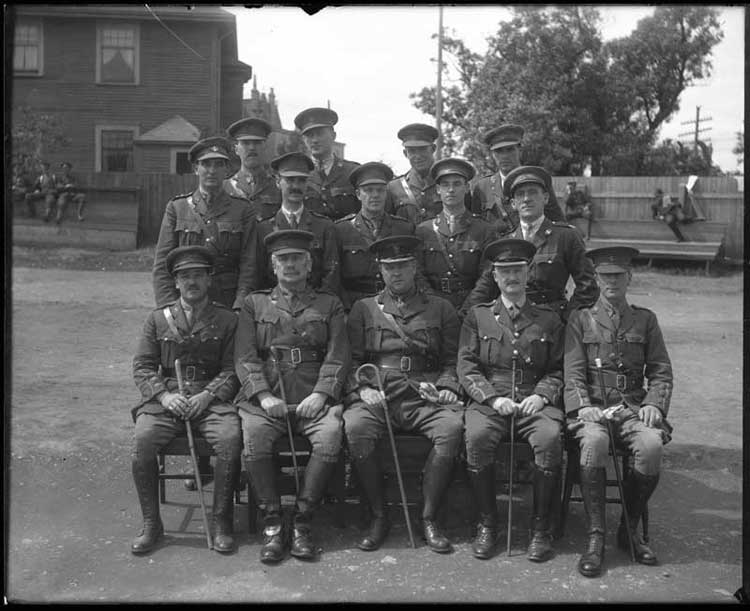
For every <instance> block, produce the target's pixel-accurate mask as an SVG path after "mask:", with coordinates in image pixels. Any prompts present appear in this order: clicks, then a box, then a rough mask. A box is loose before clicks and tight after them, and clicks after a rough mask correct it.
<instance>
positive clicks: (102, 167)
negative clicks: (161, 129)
mask: <svg viewBox="0 0 750 611" xmlns="http://www.w3.org/2000/svg"><path fill="white" fill-rule="evenodd" d="M137 137H138V128H137V127H134V126H130V125H97V126H96V127H95V144H96V149H95V151H96V154H95V159H94V168H95V169H96V171H97V172H132V171H133V165H134V164H133V157H134V154H133V142H134V140H135V139H136V138H137Z"/></svg>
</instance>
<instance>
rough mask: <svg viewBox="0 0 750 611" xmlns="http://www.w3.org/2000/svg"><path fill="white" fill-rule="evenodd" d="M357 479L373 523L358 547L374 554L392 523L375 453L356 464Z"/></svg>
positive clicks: (381, 474)
mask: <svg viewBox="0 0 750 611" xmlns="http://www.w3.org/2000/svg"><path fill="white" fill-rule="evenodd" d="M355 467H356V469H357V478H358V480H359V485H360V487H361V488H362V490H363V492H364V493H365V496H366V497H367V502H368V503H369V505H370V511H371V513H372V521H371V522H370V526H369V529H368V531H367V534H366V535H365V536H364V537H363V538H362V539H361V540H360V541H359V542H358V543H357V547H358V548H359V549H361V550H363V551H365V552H374V551H375V550H376V549H379V548H380V546H381V545H383V542H384V541H385V538H386V537H387V536H388V531H389V529H390V523H389V521H388V514H387V513H386V511H385V501H384V500H383V496H384V495H383V486H384V481H383V472H382V470H381V469H380V465H379V464H378V461H377V458H376V456H375V452H373V453H372V454H370V455H369V456H367V458H364V459H363V460H358V461H357V462H356V463H355Z"/></svg>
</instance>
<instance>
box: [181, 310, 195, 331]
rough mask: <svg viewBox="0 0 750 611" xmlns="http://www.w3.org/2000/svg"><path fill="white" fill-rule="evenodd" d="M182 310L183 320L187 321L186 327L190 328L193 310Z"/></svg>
mask: <svg viewBox="0 0 750 611" xmlns="http://www.w3.org/2000/svg"><path fill="white" fill-rule="evenodd" d="M182 310H183V312H185V320H187V324H188V327H192V326H193V310H192V309H190V310H188V309H186V308H182Z"/></svg>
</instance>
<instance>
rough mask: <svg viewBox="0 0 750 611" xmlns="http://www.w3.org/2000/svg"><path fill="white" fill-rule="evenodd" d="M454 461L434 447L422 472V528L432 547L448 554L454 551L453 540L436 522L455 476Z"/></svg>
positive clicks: (438, 551)
mask: <svg viewBox="0 0 750 611" xmlns="http://www.w3.org/2000/svg"><path fill="white" fill-rule="evenodd" d="M453 463H454V461H453V458H452V457H450V456H438V455H437V454H435V449H434V448H433V449H432V450H431V451H430V455H429V456H428V457H427V461H426V462H425V466H424V472H423V474H422V494H423V495H424V507H423V509H422V528H423V534H424V539H425V541H427V545H429V546H430V549H431V550H432V551H433V552H437V553H439V554H448V553H450V552H452V551H453V546H452V545H451V542H450V541H448V539H447V538H446V537H445V536H444V535H443V534H442V533H441V532H440V529H439V528H438V525H437V523H436V522H435V518H436V517H437V512H438V508H439V507H440V500H441V499H442V497H443V493H444V492H445V489H446V488H447V487H448V484H449V483H450V481H451V477H452V476H453Z"/></svg>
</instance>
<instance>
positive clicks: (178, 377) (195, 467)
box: [174, 359, 214, 549]
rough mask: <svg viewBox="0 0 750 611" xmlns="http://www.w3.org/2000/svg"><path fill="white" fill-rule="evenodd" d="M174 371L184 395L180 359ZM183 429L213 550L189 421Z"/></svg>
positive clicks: (204, 521) (207, 533)
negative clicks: (185, 431)
mask: <svg viewBox="0 0 750 611" xmlns="http://www.w3.org/2000/svg"><path fill="white" fill-rule="evenodd" d="M174 370H175V374H176V375H177V387H178V388H179V390H180V394H181V395H182V396H187V395H185V385H184V384H183V382H182V369H181V368H180V359H175V360H174ZM185 429H186V430H187V438H188V445H189V446H190V458H192V459H193V470H194V471H195V485H196V487H197V488H198V495H199V498H200V502H201V512H202V514H203V529H204V530H205V531H206V543H207V544H208V549H213V548H214V544H213V542H212V541H211V530H210V529H209V527H208V517H207V516H206V505H205V503H204V501H203V482H202V481H201V474H200V471H199V470H198V458H197V457H196V455H195V441H194V440H193V428H192V426H190V421H189V420H188V421H186V422H185Z"/></svg>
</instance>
